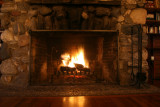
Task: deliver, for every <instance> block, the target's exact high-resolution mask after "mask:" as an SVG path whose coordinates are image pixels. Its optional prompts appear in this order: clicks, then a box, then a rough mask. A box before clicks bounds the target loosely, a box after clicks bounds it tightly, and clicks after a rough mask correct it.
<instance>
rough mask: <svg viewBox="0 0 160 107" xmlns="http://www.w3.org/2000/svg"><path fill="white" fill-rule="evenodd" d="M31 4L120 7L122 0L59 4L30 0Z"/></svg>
mask: <svg viewBox="0 0 160 107" xmlns="http://www.w3.org/2000/svg"><path fill="white" fill-rule="evenodd" d="M29 3H30V4H55V5H111V6H118V5H119V6H120V5H121V0H109V1H86V2H57V1H54V0H44V1H43V0H30V1H29Z"/></svg>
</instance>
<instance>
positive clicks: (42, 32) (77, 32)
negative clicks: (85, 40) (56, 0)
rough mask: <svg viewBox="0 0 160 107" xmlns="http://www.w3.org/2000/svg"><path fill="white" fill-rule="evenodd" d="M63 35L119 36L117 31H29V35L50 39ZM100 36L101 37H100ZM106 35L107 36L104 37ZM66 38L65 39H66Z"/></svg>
mask: <svg viewBox="0 0 160 107" xmlns="http://www.w3.org/2000/svg"><path fill="white" fill-rule="evenodd" d="M57 33H58V34H62V35H58V36H57V35H54V34H57ZM65 33H67V34H68V33H76V36H77V37H84V36H85V37H91V36H92V37H93V36H96V37H102V35H103V36H108V35H112V34H119V31H118V30H31V31H30V35H31V36H33V35H36V36H46V35H50V36H52V37H62V36H64V35H63V34H65ZM91 33H92V35H87V34H91ZM101 34H102V35H101ZM105 34H107V35H105ZM68 36H69V35H68ZM68 36H67V37H68Z"/></svg>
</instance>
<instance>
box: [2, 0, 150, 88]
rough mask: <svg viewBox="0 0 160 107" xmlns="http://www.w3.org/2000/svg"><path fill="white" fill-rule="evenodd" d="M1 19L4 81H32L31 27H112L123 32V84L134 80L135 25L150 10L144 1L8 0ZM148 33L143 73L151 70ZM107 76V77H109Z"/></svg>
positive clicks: (121, 69) (51, 28) (120, 53)
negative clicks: (53, 1) (52, 1)
mask: <svg viewBox="0 0 160 107" xmlns="http://www.w3.org/2000/svg"><path fill="white" fill-rule="evenodd" d="M5 1H6V2H4V4H3V5H2V8H1V13H0V19H1V25H2V27H3V29H4V32H3V33H2V34H1V39H2V41H3V44H2V46H1V54H0V55H1V56H0V57H1V58H2V60H3V61H2V64H1V65H0V72H1V73H2V76H1V82H0V83H1V84H7V85H14V86H27V85H28V81H29V75H28V74H29V40H30V36H29V33H28V32H29V31H30V30H37V29H38V30H39V29H47V30H62V29H66V30H68V29H80V30H81V29H82V30H106V29H108V30H111V29H117V30H119V31H120V33H119V79H120V85H129V84H130V82H131V67H132V65H131V62H132V58H131V27H132V26H134V25H135V24H142V25H143V24H145V20H146V15H147V11H146V10H145V9H143V6H144V3H143V2H142V1H141V0H122V5H121V7H114V6H112V7H108V6H78V7H74V6H70V7H69V6H56V5H54V6H50V5H49V6H45V5H43V6H42V5H29V4H28V3H27V2H26V0H14V1H13V0H5ZM137 33H138V32H137V29H136V28H135V29H134V37H133V38H134V74H136V73H137V71H138V69H137V66H138V46H137V44H138V35H137ZM147 39H148V38H147V35H146V33H145V29H144V32H143V65H142V66H143V72H146V73H147V72H148V64H147V61H146V59H147V57H148V54H147V50H146V47H147V41H148V40H147ZM106 77H107V76H106ZM106 79H107V78H106Z"/></svg>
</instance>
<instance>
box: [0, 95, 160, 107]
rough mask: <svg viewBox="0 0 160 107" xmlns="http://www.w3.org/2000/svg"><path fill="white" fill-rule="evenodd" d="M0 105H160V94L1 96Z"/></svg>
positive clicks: (40, 106) (30, 106)
mask: <svg viewBox="0 0 160 107" xmlns="http://www.w3.org/2000/svg"><path fill="white" fill-rule="evenodd" d="M0 107H160V94H146V95H110V96H78V97H0Z"/></svg>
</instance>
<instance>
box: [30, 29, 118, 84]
mask: <svg viewBox="0 0 160 107" xmlns="http://www.w3.org/2000/svg"><path fill="white" fill-rule="evenodd" d="M30 58H31V61H30V65H31V69H30V71H31V74H30V80H31V81H30V82H31V83H30V84H31V85H34V84H38V85H39V84H41V85H42V84H43V85H46V84H50V85H53V84H90V83H95V82H101V81H103V80H104V79H105V80H106V81H107V82H108V83H109V82H110V83H118V81H117V79H118V68H117V66H118V32H117V31H114V30H112V31H110V30H97V31H96V30H90V31H87V30H85V31H84V30H81V31H79V30H67V31H66V30H62V31H32V32H31V57H30Z"/></svg>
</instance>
